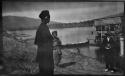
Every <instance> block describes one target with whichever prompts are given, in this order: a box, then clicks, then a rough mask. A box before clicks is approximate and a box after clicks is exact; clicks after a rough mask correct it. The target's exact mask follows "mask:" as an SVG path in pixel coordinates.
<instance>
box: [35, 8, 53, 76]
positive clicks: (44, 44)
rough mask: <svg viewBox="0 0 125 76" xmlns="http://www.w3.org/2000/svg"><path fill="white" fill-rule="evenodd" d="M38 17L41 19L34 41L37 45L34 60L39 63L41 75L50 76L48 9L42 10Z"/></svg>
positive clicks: (50, 51) (50, 37) (51, 59)
mask: <svg viewBox="0 0 125 76" xmlns="http://www.w3.org/2000/svg"><path fill="white" fill-rule="evenodd" d="M39 18H40V19H41V24H40V26H39V27H38V29H37V32H36V37H35V42H34V44H36V45H37V46H38V49H37V56H36V61H37V62H38V63H39V72H40V75H41V76H52V75H53V71H54V61H53V49H52V48H53V36H52V35H51V33H50V30H49V28H48V26H47V23H49V22H50V14H49V11H48V10H43V11H42V12H41V13H40V15H39Z"/></svg>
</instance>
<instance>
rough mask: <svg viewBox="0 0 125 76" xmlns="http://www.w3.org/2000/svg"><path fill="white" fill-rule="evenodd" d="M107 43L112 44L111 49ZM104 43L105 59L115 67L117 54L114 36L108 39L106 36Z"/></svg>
mask: <svg viewBox="0 0 125 76" xmlns="http://www.w3.org/2000/svg"><path fill="white" fill-rule="evenodd" d="M107 44H110V45H111V48H110V49H106V48H105V47H106V46H107ZM102 45H103V52H104V60H105V62H106V64H107V65H110V66H111V67H113V66H114V65H115V56H116V50H115V42H114V40H113V38H111V37H110V40H109V41H108V40H107V37H105V38H104V40H103V43H102Z"/></svg>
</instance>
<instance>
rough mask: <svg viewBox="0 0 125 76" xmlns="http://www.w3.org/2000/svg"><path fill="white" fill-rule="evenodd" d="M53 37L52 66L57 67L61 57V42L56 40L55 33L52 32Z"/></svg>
mask: <svg viewBox="0 0 125 76" xmlns="http://www.w3.org/2000/svg"><path fill="white" fill-rule="evenodd" d="M52 35H53V38H54V39H53V54H54V64H55V65H56V66H59V63H60V61H61V56H62V52H61V45H62V43H61V40H60V39H59V38H58V36H57V31H53V32H52Z"/></svg>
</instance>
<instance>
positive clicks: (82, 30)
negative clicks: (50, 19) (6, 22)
mask: <svg viewBox="0 0 125 76" xmlns="http://www.w3.org/2000/svg"><path fill="white" fill-rule="evenodd" d="M54 30H56V31H57V32H58V36H59V38H60V39H61V41H62V44H71V43H80V42H83V43H84V42H86V41H87V38H88V36H89V34H90V30H92V27H79V28H65V29H50V31H51V32H52V31H54ZM15 32H16V33H20V34H28V35H31V36H29V37H25V38H34V37H35V35H36V30H24V31H15Z"/></svg>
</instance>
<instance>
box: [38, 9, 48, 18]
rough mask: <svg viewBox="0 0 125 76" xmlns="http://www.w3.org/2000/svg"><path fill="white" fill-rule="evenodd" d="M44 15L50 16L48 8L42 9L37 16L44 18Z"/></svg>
mask: <svg viewBox="0 0 125 76" xmlns="http://www.w3.org/2000/svg"><path fill="white" fill-rule="evenodd" d="M45 17H50V14H49V11H48V10H43V11H42V12H41V13H40V14H39V18H41V19H45Z"/></svg>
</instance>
